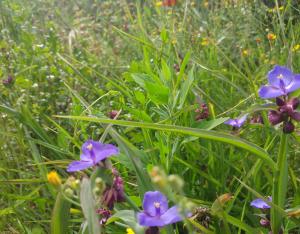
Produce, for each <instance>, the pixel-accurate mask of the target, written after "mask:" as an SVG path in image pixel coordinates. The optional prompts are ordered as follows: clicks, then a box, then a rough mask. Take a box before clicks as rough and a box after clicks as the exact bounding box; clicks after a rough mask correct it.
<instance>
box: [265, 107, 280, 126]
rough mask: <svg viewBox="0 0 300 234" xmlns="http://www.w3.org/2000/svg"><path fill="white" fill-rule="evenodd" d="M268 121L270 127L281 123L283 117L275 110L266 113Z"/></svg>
mask: <svg viewBox="0 0 300 234" xmlns="http://www.w3.org/2000/svg"><path fill="white" fill-rule="evenodd" d="M268 119H269V121H270V123H271V124H272V125H276V124H279V123H281V122H282V121H283V116H282V113H280V112H278V111H275V110H271V111H269V113H268Z"/></svg>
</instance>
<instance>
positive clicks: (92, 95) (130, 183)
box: [0, 0, 300, 233]
mask: <svg viewBox="0 0 300 234" xmlns="http://www.w3.org/2000/svg"><path fill="white" fill-rule="evenodd" d="M157 2H158V1H142V0H141V1H132V0H131V1H130V0H120V1H111V0H104V1H103V0H82V1H66V0H61V1H57V0H43V1H41V0H33V1H29V0H3V1H0V15H1V18H0V78H1V80H2V83H1V85H0V110H1V116H0V131H1V134H0V141H1V151H0V155H1V160H0V189H1V196H0V209H1V210H0V231H1V232H3V233H5V232H7V233H48V232H49V228H50V220H51V214H52V209H53V207H54V204H55V199H56V195H57V191H56V188H55V186H52V185H51V184H49V183H48V182H47V174H48V173H49V172H50V171H52V170H53V169H55V170H56V171H57V172H58V173H59V175H60V178H61V181H62V182H61V183H64V184H66V183H67V184H70V178H68V176H69V175H68V174H67V173H66V170H65V169H66V166H67V165H68V163H69V162H70V161H71V160H74V159H78V158H79V153H80V147H81V144H82V143H83V142H84V141H86V140H87V139H94V140H99V139H100V138H101V137H103V136H106V135H107V134H108V136H107V138H106V141H107V143H111V142H112V143H115V144H117V145H118V146H119V147H120V149H121V154H120V156H119V157H117V158H114V160H113V161H112V163H113V165H114V167H116V168H117V169H118V171H119V173H120V175H121V176H122V178H123V179H124V187H125V191H126V193H127V195H128V196H129V197H130V198H131V200H133V201H134V204H135V205H136V206H138V207H140V205H141V199H142V197H143V193H144V192H145V191H147V190H149V189H151V188H152V189H153V186H154V185H155V183H156V182H157V181H156V182H155V181H152V182H153V183H151V182H150V180H145V181H141V180H142V178H141V177H142V175H146V174H147V169H148V171H150V170H151V168H152V167H153V166H154V165H158V166H159V167H160V168H161V170H162V171H163V172H164V173H165V174H166V177H167V180H170V181H169V182H171V183H181V182H180V181H181V180H183V181H185V183H184V187H183V188H182V191H184V195H185V196H186V197H187V198H189V201H192V202H193V203H194V204H195V206H196V207H198V208H199V207H200V208H203V209H204V210H203V209H200V211H201V212H202V213H204V215H202V213H201V212H200V213H201V215H200V216H199V215H198V216H196V217H198V222H197V218H195V219H194V220H195V222H196V224H195V222H194V223H192V225H194V226H195V225H196V226H197V223H201V222H202V225H201V226H199V225H198V226H197V227H198V228H200V230H202V231H203V230H204V229H201V227H203V226H204V227H205V228H208V226H205V222H204V221H205V219H204V218H203V217H207V216H208V217H210V218H211V215H210V213H209V212H208V211H207V210H206V209H208V208H210V207H213V204H216V205H215V206H214V207H216V206H217V207H218V204H219V203H218V201H219V200H218V199H217V198H218V197H219V196H221V195H222V194H229V193H230V194H233V195H234V197H231V196H229V195H226V196H227V197H230V199H228V200H227V199H225V200H226V207H224V209H223V206H221V208H220V209H219V208H218V209H217V211H216V212H215V213H214V214H215V215H214V217H216V219H215V218H212V219H213V220H212V221H210V222H212V223H213V225H211V226H209V227H210V228H212V230H213V231H214V232H217V233H218V232H219V233H220V230H224V229H222V228H224V227H225V229H226V231H228V232H232V233H243V232H244V231H246V232H247V231H248V232H249V231H250V233H251V231H253V230H254V229H252V228H250V227H253V228H257V229H255V230H260V231H263V230H265V229H264V228H263V227H260V224H259V220H260V217H259V216H256V215H255V212H256V211H255V210H254V209H253V208H251V207H250V206H249V204H250V201H251V200H252V199H253V198H255V197H256V195H255V194H254V193H253V191H256V192H257V193H259V194H261V195H266V196H267V195H270V194H271V191H272V171H271V170H270V164H268V163H263V161H262V160H261V159H260V158H257V157H255V155H254V154H253V152H252V153H251V152H249V151H246V150H242V149H239V148H236V147H234V146H232V145H231V144H224V143H222V142H217V141H211V140H206V139H202V138H200V137H199V136H197V135H193V134H184V135H183V134H178V132H180V131H177V133H175V132H176V131H173V132H172V131H168V130H166V129H164V130H153V129H152V130H151V128H150V129H149V128H145V127H142V128H136V127H135V126H126V127H120V126H113V127H112V126H111V125H106V124H100V123H98V122H97V121H81V120H78V119H62V118H56V117H54V115H70V116H87V115H88V116H92V117H100V118H103V117H106V116H107V117H112V118H114V117H115V116H116V115H114V116H112V111H119V110H121V111H120V113H119V116H118V119H119V120H130V121H138V122H144V123H148V124H149V125H151V126H152V127H153V125H152V124H153V123H161V124H169V125H174V126H175V125H176V126H185V127H193V128H197V129H200V130H201V129H202V130H203V129H204V130H210V129H214V128H216V129H217V131H220V132H227V133H230V129H229V128H228V127H227V126H224V125H221V124H222V123H223V122H224V121H226V120H227V119H228V118H227V117H238V116H239V114H240V113H241V111H246V112H248V113H250V115H251V116H252V115H253V116H254V117H257V116H256V115H255V114H253V112H254V111H257V110H260V108H261V106H259V105H260V104H263V103H264V102H263V101H262V100H260V99H259V98H257V91H258V88H259V86H260V85H261V84H262V83H265V82H264V81H265V79H266V74H267V72H268V71H269V70H270V68H272V67H273V65H274V64H281V65H287V66H288V67H291V68H294V69H293V70H294V72H295V73H299V72H300V70H299V65H300V57H299V53H300V52H299V51H300V50H299V46H298V45H299V44H300V38H299V35H300V33H299V32H300V24H299V14H300V13H299V10H300V9H299V2H298V1H297V0H287V1H277V5H276V4H275V2H276V1H258V0H254V1H246V0H241V1H225V0H219V1H206V0H203V1H201V0H199V1H193V0H186V1H185V0H178V1H176V4H174V5H173V4H171V5H172V6H166V4H157ZM295 95H297V94H295ZM298 96H299V94H298ZM203 107H205V108H204V109H203ZM201 108H202V109H201ZM199 112H200V113H205V115H201V118H199ZM114 113H116V112H114ZM203 116H205V118H202V117H203ZM262 118H263V120H264V121H263V123H265V124H261V122H262V121H260V122H258V123H257V122H254V123H250V124H247V125H245V126H244V127H243V128H242V129H241V130H240V131H239V132H238V133H237V134H238V135H239V137H242V138H244V139H246V140H248V141H250V142H253V143H255V144H256V145H257V146H259V147H261V148H262V149H264V150H266V151H267V152H268V153H269V155H270V156H271V158H272V159H274V158H275V157H276V156H275V155H276V154H277V150H278V149H277V145H278V144H279V140H280V131H277V130H276V129H274V128H273V127H272V126H270V125H269V124H268V123H267V121H266V120H267V112H266V111H263V112H262ZM154 129H155V128H154ZM174 129H176V127H174ZM104 138H105V137H104ZM210 139H211V138H210ZM233 139H235V138H234V137H233ZM299 140H300V137H299V128H298V130H297V126H296V131H295V132H294V133H293V134H292V137H290V140H289V145H290V146H289V162H290V167H289V177H290V180H289V186H288V195H287V198H288V199H287V204H286V208H293V207H295V206H296V205H297V204H299V202H300V190H299V173H300V171H299V164H300V161H299V157H298V156H299ZM227 143H228V142H227ZM137 168H140V170H141V171H139V170H137ZM137 172H138V173H137ZM139 173H140V174H139ZM171 174H173V175H175V174H176V175H178V176H179V178H181V179H178V178H177V177H173V179H172V177H171V176H169V177H168V176H167V175H171ZM170 177H171V178H170ZM76 179H80V174H79V175H78V178H77V177H76V178H75V179H74V180H76ZM66 181H67V182H66ZM172 181H173V182H172ZM143 182H145V183H149V184H145V183H144V187H141V184H143ZM243 184H244V185H247V186H248V187H247V188H245V186H243ZM177 186H178V187H180V186H181V185H177ZM182 186H183V185H182ZM251 189H252V190H251ZM73 190H74V189H72V186H68V189H67V191H66V190H65V192H66V193H68V194H69V195H72V196H73V195H74V194H73V192H72V191H73ZM75 195H76V194H75ZM226 196H225V197H226ZM227 197H226V198H227ZM171 200H172V199H171ZM173 201H174V200H173ZM216 201H217V203H216ZM222 204H223V203H222ZM219 206H220V204H219ZM75 208H76V207H72V209H73V210H71V211H72V212H71V222H69V230H73V232H74V233H77V232H80V225H81V223H82V221H83V216H82V214H81V211H78V209H75ZM77 208H78V207H77ZM198 211H199V210H198ZM204 211H205V212H204ZM198 213H199V212H198ZM208 214H209V215H208ZM228 214H230V215H228ZM290 214H292V215H291V217H293V218H294V219H295V220H297V218H296V217H297V215H295V214H297V212H295V211H294V210H292V211H291V212H290ZM195 215H196V213H195ZM199 220H200V221H199ZM298 221H299V220H298ZM203 222H204V224H203ZM244 223H245V225H246V224H247V226H245V225H243V224H244ZM105 230H106V232H107V233H124V232H125V231H126V227H125V226H124V227H122V228H121V227H120V226H116V225H115V224H114V223H110V224H108V225H107V228H106V229H105ZM120 230H121V231H120ZM285 230H286V233H298V232H299V228H297V225H296V222H294V221H288V222H286V223H285ZM176 231H177V233H182V232H181V231H182V230H181V229H177V230H176ZM265 231H266V230H265Z"/></svg>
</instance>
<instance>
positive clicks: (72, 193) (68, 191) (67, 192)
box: [65, 188, 74, 197]
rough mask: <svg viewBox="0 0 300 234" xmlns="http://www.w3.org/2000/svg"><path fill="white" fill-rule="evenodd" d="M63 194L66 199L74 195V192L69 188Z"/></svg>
mask: <svg viewBox="0 0 300 234" xmlns="http://www.w3.org/2000/svg"><path fill="white" fill-rule="evenodd" d="M65 194H66V195H67V196H68V197H72V196H73V195H74V191H73V189H71V188H66V189H65Z"/></svg>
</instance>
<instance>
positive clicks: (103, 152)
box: [67, 140, 119, 172]
mask: <svg viewBox="0 0 300 234" xmlns="http://www.w3.org/2000/svg"><path fill="white" fill-rule="evenodd" d="M81 149H82V154H81V155H80V160H79V161H74V162H72V163H70V164H69V166H68V168H67V171H68V172H74V171H80V170H84V169H86V168H89V167H92V166H96V165H97V164H98V163H99V162H100V161H102V160H104V159H106V158H108V157H110V156H112V155H116V154H118V153H119V150H118V148H117V147H116V146H114V145H111V144H102V143H100V142H98V141H93V140H88V141H86V142H85V143H84V144H83V145H82V148H81Z"/></svg>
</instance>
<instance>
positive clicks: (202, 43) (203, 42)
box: [201, 37, 209, 46]
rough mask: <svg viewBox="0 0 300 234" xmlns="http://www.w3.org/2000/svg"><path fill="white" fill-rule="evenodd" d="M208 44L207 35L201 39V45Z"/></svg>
mask: <svg viewBox="0 0 300 234" xmlns="http://www.w3.org/2000/svg"><path fill="white" fill-rule="evenodd" d="M208 44H209V40H208V38H206V37H205V38H203V39H202V41H201V45H202V46H207V45H208Z"/></svg>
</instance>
